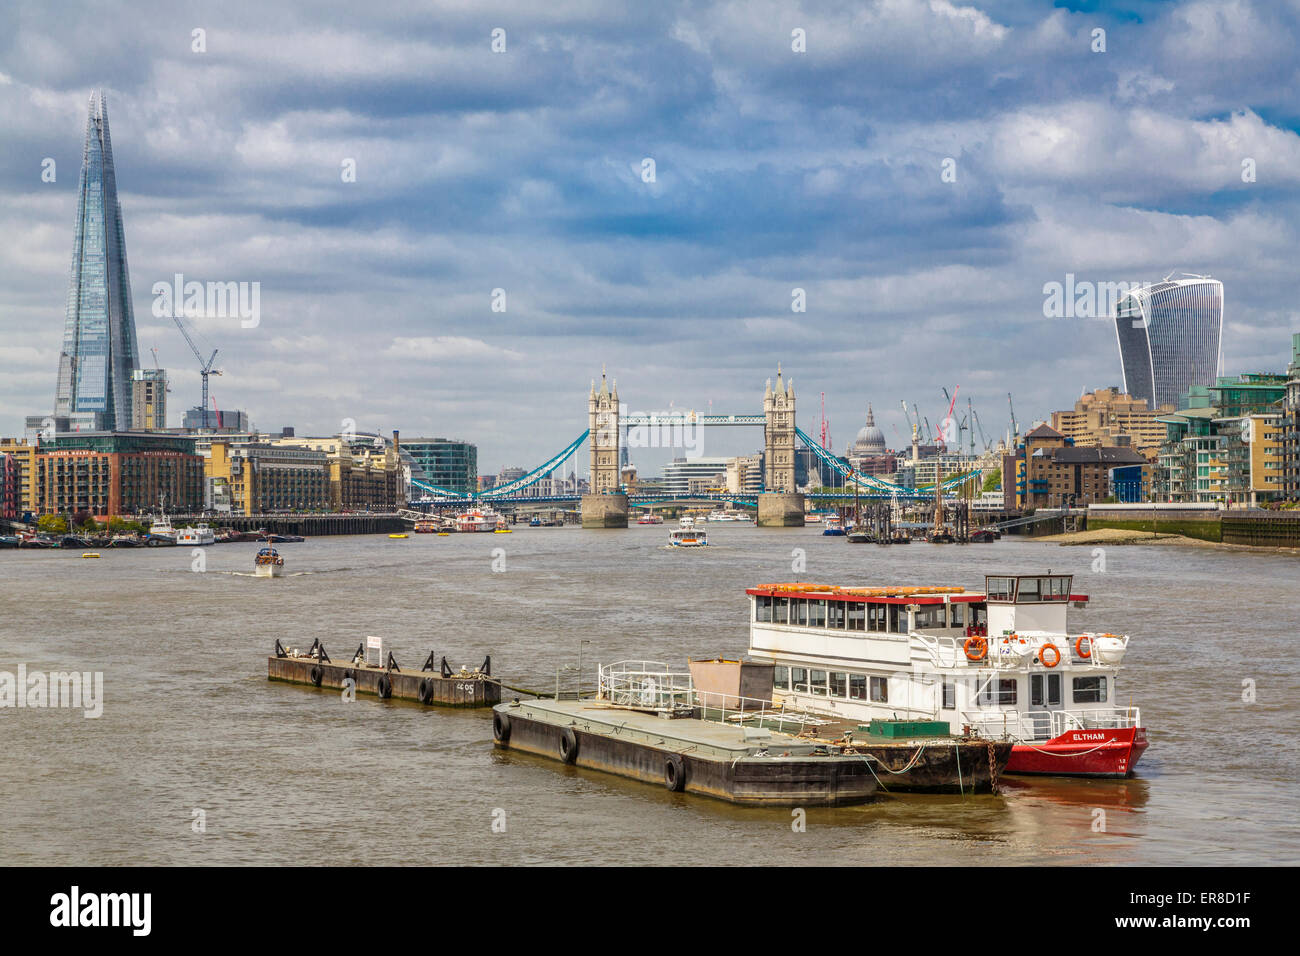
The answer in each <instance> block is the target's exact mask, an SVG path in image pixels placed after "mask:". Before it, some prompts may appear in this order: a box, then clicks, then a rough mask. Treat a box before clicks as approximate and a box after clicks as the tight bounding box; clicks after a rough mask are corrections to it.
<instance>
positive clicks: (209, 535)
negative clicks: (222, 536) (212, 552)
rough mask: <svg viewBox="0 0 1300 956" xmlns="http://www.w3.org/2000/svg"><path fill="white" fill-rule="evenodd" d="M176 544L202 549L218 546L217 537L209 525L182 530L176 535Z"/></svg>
mask: <svg viewBox="0 0 1300 956" xmlns="http://www.w3.org/2000/svg"><path fill="white" fill-rule="evenodd" d="M176 543H177V544H178V545H181V546H185V545H190V546H193V547H202V546H204V545H209V544H216V543H217V536H216V534H214V533H213V531H212V529H211V528H209V527H208V526H207V525H205V524H201V525H195V526H194V527H191V528H181V530H180V531H178V532H177V533H176Z"/></svg>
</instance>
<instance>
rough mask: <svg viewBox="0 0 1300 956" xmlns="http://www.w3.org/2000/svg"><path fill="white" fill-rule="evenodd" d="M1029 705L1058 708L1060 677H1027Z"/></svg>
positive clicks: (1032, 675) (1044, 675)
mask: <svg viewBox="0 0 1300 956" xmlns="http://www.w3.org/2000/svg"><path fill="white" fill-rule="evenodd" d="M1044 681H1045V682H1046V683H1044ZM1029 703H1030V705H1031V706H1033V707H1056V706H1059V705H1060V703H1061V675H1060V674H1031V675H1029Z"/></svg>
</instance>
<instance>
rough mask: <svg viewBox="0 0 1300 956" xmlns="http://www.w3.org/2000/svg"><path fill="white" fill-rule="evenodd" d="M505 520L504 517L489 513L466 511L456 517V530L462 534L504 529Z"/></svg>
mask: <svg viewBox="0 0 1300 956" xmlns="http://www.w3.org/2000/svg"><path fill="white" fill-rule="evenodd" d="M505 520H506V519H505V517H504V516H502V515H498V514H495V513H494V512H491V511H467V512H465V513H464V514H460V515H457V516H456V530H457V531H462V532H471V531H495V530H496V529H497V528H504V527H505Z"/></svg>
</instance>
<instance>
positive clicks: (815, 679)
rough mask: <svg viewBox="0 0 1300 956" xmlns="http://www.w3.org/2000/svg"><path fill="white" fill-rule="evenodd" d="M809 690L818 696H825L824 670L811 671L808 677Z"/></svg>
mask: <svg viewBox="0 0 1300 956" xmlns="http://www.w3.org/2000/svg"><path fill="white" fill-rule="evenodd" d="M810 685H811V686H810V688H809V689H810V690H811V691H812V692H813V693H814V694H816V695H817V696H818V697H825V696H826V672H825V671H813V672H812V677H811V679H810Z"/></svg>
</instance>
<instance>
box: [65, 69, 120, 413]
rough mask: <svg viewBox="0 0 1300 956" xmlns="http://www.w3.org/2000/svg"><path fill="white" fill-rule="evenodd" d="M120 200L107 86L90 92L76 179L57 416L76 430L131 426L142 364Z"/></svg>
mask: <svg viewBox="0 0 1300 956" xmlns="http://www.w3.org/2000/svg"><path fill="white" fill-rule="evenodd" d="M138 356H139V350H138V348H137V346H136V338H135V315H134V313H133V312H132V310H131V277H130V274H129V272H128V271H127V265H126V238H125V236H124V234H123V231H122V207H121V205H120V204H119V203H118V201H117V179H116V176H115V174H114V171H113V145H112V140H111V139H110V138H109V134H108V107H107V105H106V104H105V102H104V95H103V93H100V92H96V93H92V94H91V95H90V111H89V115H88V116H87V118H86V146H85V151H84V153H83V155H82V161H81V179H80V181H79V182H78V185H77V231H76V240H75V243H74V245H73V247H72V270H71V277H70V279H69V282H68V301H67V309H66V321H65V324H64V329H63V351H62V352H61V353H60V355H59V385H58V392H57V393H56V395H55V406H54V414H55V417H56V419H63V418H65V417H66V419H67V420H68V427H70V428H72V429H73V430H85V429H95V430H99V429H107V430H114V431H126V430H129V429H130V428H131V373H132V372H133V371H134V370H135V369H137V368H138V367H139V358H138Z"/></svg>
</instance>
